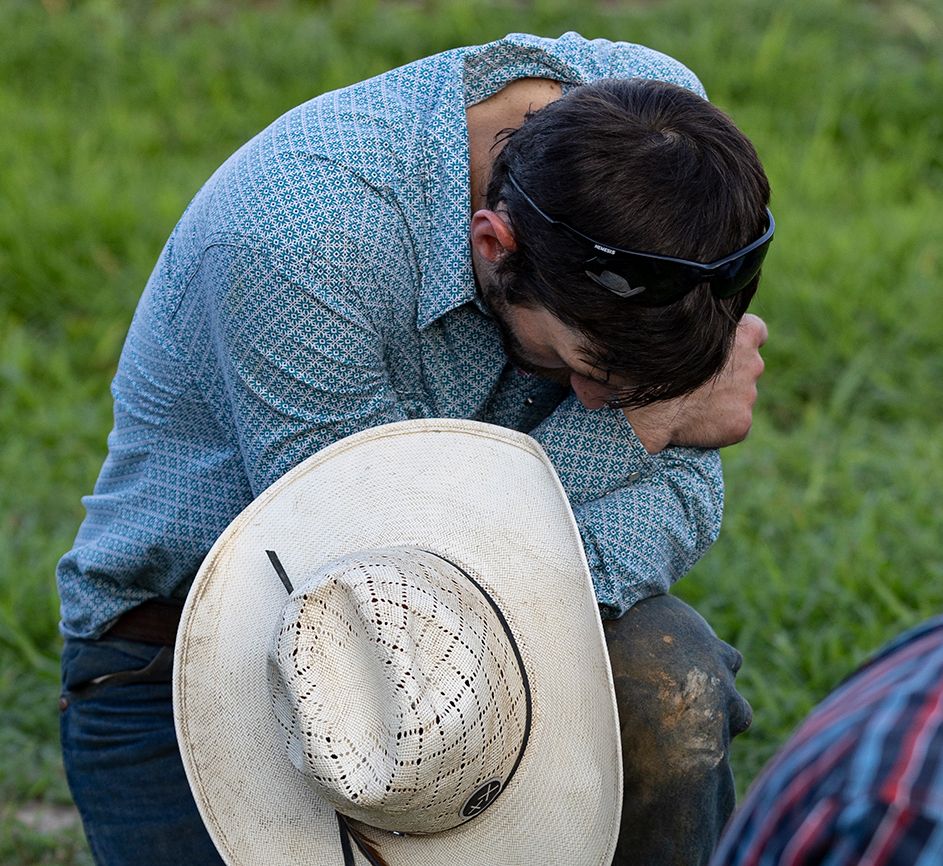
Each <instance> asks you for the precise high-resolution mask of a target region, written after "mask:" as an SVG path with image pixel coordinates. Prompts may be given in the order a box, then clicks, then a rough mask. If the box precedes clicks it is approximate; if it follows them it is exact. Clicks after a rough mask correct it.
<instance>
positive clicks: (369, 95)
mask: <svg viewBox="0 0 943 866" xmlns="http://www.w3.org/2000/svg"><path fill="white" fill-rule="evenodd" d="M524 77H542V78H550V79H555V80H557V81H560V82H561V83H562V85H563V87H564V89H566V88H567V87H570V86H573V85H578V84H583V83H588V82H592V81H596V80H598V79H601V78H606V77H647V78H657V79H663V80H667V81H672V82H675V83H677V84H680V85H683V86H686V87H688V88H691V89H693V90H695V91H697V92H698V93H701V94H703V91H702V89H701V86H700V84H699V82H698V81H697V79H696V78H695V77H694V76H693V75H692V74H691V72H690V71H689V70H687V69H686V68H685V67H684V66H682V65H681V64H679V63H678V62H677V61H675V60H672V59H671V58H669V57H666V56H665V55H663V54H659V53H657V52H654V51H651V50H649V49H647V48H643V47H641V46H638V45H630V44H626V43H615V42H608V41H605V40H595V41H587V40H585V39H583V38H582V37H580V36H579V35H577V34H575V33H568V34H566V35H564V36H562V37H561V38H560V39H556V40H552V39H541V38H537V37H533V36H526V35H519V34H516V35H511V36H508V37H507V38H505V39H501V40H499V41H497V42H494V43H491V44H488V45H484V46H476V47H469V48H459V49H455V50H451V51H446V52H444V53H442V54H438V55H435V56H433V57H428V58H426V59H423V60H419V61H417V62H415V63H411V64H409V65H407V66H404V67H402V68H401V69H396V70H393V71H391V72H387V73H385V74H383V75H380V76H378V77H376V78H373V79H370V80H368V81H364V82H361V83H359V84H355V85H353V86H351V87H347V88H344V89H342V90H338V91H335V92H332V93H327V94H324V95H322V96H320V97H318V98H316V99H313V100H312V101H310V102H307V103H304V104H303V105H300V106H299V107H297V108H295V109H294V110H292V111H290V112H288V113H287V114H285V115H284V116H283V117H281V118H280V119H279V120H277V121H275V123H273V124H272V125H271V126H270V127H268V128H267V129H266V130H264V131H263V132H261V133H260V134H259V135H257V136H256V137H255V138H253V139H252V140H251V141H250V142H248V143H247V144H246V145H244V146H243V147H242V148H241V149H240V150H238V151H237V152H236V153H235V154H234V155H233V156H232V157H230V158H229V160H227V161H226V162H225V163H224V164H223V165H222V166H221V167H220V168H219V169H218V170H217V171H216V173H215V174H214V175H213V176H212V177H211V178H210V180H209V181H208V182H207V183H206V185H205V186H204V187H203V188H202V189H201V190H200V192H199V193H198V194H197V196H196V197H195V198H194V200H193V201H192V202H191V204H190V206H189V207H188V208H187V210H186V212H185V213H184V215H183V217H182V218H181V220H180V222H179V223H178V225H177V226H176V228H175V229H174V231H173V233H172V235H171V237H170V239H169V240H168V242H167V245H166V246H165V248H164V250H163V252H162V254H161V256H160V259H159V260H158V262H157V265H156V266H155V268H154V272H153V274H152V275H151V278H150V280H149V281H148V284H147V287H146V289H145V291H144V294H143V297H142V298H141V300H140V303H139V305H138V308H137V311H136V313H135V316H134V319H133V321H132V323H131V328H130V332H129V333H128V337H127V340H126V343H125V346H124V349H123V352H122V355H121V360H120V363H119V366H118V371H117V374H116V376H115V379H114V382H113V385H112V393H113V396H114V404H115V425H114V429H113V431H112V433H111V434H110V436H109V439H108V446H109V452H108V457H107V459H106V461H105V463H104V466H103V467H102V470H101V474H100V476H99V479H98V482H97V483H96V486H95V489H94V492H93V494H92V495H91V496H89V497H86V498H85V499H84V500H83V501H84V504H85V507H86V512H87V516H86V519H85V521H84V522H83V524H82V526H81V528H80V530H79V533H78V536H77V538H76V541H75V545H74V547H73V548H72V550H71V551H70V552H69V553H67V554H66V555H65V556H64V557H63V558H62V560H61V561H60V563H59V568H58V582H59V589H60V595H61V598H62V629H63V632H64V633H65V634H66V635H69V636H78V637H90V636H96V635H98V634H100V633H101V632H102V631H103V630H104V629H105V628H106V627H107V625H108V624H109V623H110V622H111V621H112V620H114V619H115V618H116V617H117V616H118V615H119V614H121V613H122V612H123V611H125V610H127V609H128V608H130V607H132V606H134V605H135V604H138V603H140V602H141V601H143V600H145V599H147V598H150V597H153V596H155V595H161V596H176V597H180V596H182V595H184V594H185V593H186V591H187V588H188V586H189V583H190V581H191V580H192V578H193V576H194V574H195V573H196V571H197V569H198V567H199V565H200V562H201V560H202V559H203V557H204V556H205V554H206V553H207V551H208V550H209V548H210V546H211V545H212V543H213V542H214V540H215V539H216V538H217V537H218V536H219V535H220V533H221V532H222V531H223V529H224V528H225V527H226V526H227V524H228V523H229V522H230V521H231V520H232V519H233V518H234V517H235V516H236V515H237V514H238V513H239V512H240V511H241V510H242V509H243V508H244V507H245V506H246V505H247V504H248V503H249V502H250V501H251V500H252V499H253V498H254V497H255V496H256V495H258V494H259V493H260V492H261V491H262V490H264V489H265V488H266V487H268V486H269V485H270V484H271V483H272V482H273V481H275V480H276V479H277V478H279V477H280V476H281V475H283V474H284V473H285V472H287V471H288V470H289V469H291V468H292V467H293V466H294V465H295V464H297V463H298V462H300V461H301V460H302V459H304V458H305V457H307V456H309V455H310V454H312V453H314V452H315V451H317V450H318V449H320V448H322V447H324V446H326V445H328V444H330V443H331V442H333V441H335V440H337V439H339V438H341V437H343V436H347V435H349V434H351V433H354V432H356V431H358V430H361V429H364V428H366V427H371V426H375V425H378V424H383V423H386V422H390V421H399V420H403V419H406V418H416V417H454V418H473V419H477V420H480V421H487V422H491V423H494V424H500V425H502V426H505V427H510V428H514V429H516V430H522V431H526V432H529V433H530V434H531V435H533V436H534V437H535V438H536V439H537V440H538V441H539V442H540V443H541V444H542V445H543V447H544V448H545V449H546V451H547V453H548V455H549V456H550V459H551V460H552V462H553V464H554V466H555V467H556V469H557V472H558V473H559V475H560V478H561V481H562V482H563V485H564V487H565V489H566V491H567V493H568V495H569V498H570V501H571V503H572V505H573V508H574V511H575V514H576V518H577V521H578V523H579V525H580V529H581V532H582V537H583V540H584V544H585V548H586V554H587V558H588V560H589V564H590V568H591V571H592V574H593V578H594V581H595V587H596V592H597V596H598V599H599V601H600V603H601V604H602V605H603V611H604V613H606V614H607V615H610V616H617V615H619V614H621V613H622V612H623V611H624V610H626V609H627V608H628V607H629V606H631V605H632V604H634V603H635V602H636V601H638V600H639V599H640V598H643V597H645V596H649V595H652V594H656V593H661V592H665V591H666V590H667V589H668V587H669V586H670V584H671V583H672V582H673V581H674V580H676V579H677V578H678V577H680V576H681V575H682V574H684V573H685V572H686V571H687V570H688V569H690V568H691V566H692V565H693V564H694V562H695V561H696V560H697V559H698V558H699V557H700V556H701V555H702V554H703V553H704V551H705V550H706V549H707V548H708V546H709V545H710V544H711V542H712V541H713V540H714V538H715V537H716V535H717V532H718V531H719V527H720V519H721V512H722V507H723V505H722V502H723V485H722V478H721V471H720V461H719V458H718V455H717V454H716V453H715V452H712V451H698V450H693V449H669V450H666V451H663V452H662V453H660V454H658V455H656V456H650V455H648V454H647V453H646V451H645V449H644V448H643V447H642V445H641V443H640V442H639V440H638V439H637V437H636V436H635V435H634V433H633V431H632V429H631V427H630V425H629V424H628V422H627V421H626V419H625V417H624V415H623V413H622V412H621V411H618V410H612V409H599V410H596V411H588V410H587V409H585V408H583V406H582V405H580V403H579V402H578V401H577V400H576V399H575V398H574V397H573V395H572V394H570V393H568V392H566V391H564V390H562V389H561V388H560V387H559V386H558V385H555V384H552V383H550V382H546V381H543V380H541V379H539V378H535V377H533V376H528V375H526V374H524V373H522V372H520V371H519V370H517V369H515V368H514V367H513V366H512V365H511V364H509V363H508V360H507V358H506V356H505V354H504V352H503V348H502V344H501V339H500V336H499V332H498V330H497V328H496V327H495V324H494V322H493V320H492V319H491V317H490V315H489V313H488V311H487V309H486V308H485V307H484V306H483V304H482V302H481V300H480V299H479V297H478V296H477V294H476V287H475V281H474V277H473V273H472V266H471V259H470V254H469V240H468V238H469V224H470V215H471V202H470V183H469V173H468V172H469V155H468V143H467V128H466V117H465V111H466V108H467V107H468V106H470V105H473V104H475V103H478V102H480V101H482V100H484V99H486V98H488V97H489V96H491V95H492V94H494V93H495V92H497V91H498V90H500V89H501V88H502V87H503V86H505V85H506V84H508V83H509V82H511V81H513V80H515V79H519V78H524ZM325 507H330V506H329V504H327V503H326V504H325ZM513 519H514V516H513V515H508V520H513Z"/></svg>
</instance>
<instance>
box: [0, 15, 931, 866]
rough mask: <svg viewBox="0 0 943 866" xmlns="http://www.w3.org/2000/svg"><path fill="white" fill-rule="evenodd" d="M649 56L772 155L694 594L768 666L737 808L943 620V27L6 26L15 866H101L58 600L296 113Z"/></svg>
mask: <svg viewBox="0 0 943 866" xmlns="http://www.w3.org/2000/svg"><path fill="white" fill-rule="evenodd" d="M568 29H575V30H578V31H580V32H581V33H583V35H585V36H587V37H607V38H610V39H622V40H626V41H632V42H641V43H643V44H647V45H650V46H652V47H654V48H657V49H659V50H661V51H664V52H666V53H668V54H671V55H673V56H675V57H677V58H679V59H680V60H682V61H683V62H685V63H686V64H688V65H689V66H690V67H692V68H693V69H694V70H695V71H696V72H697V73H698V74H699V75H700V77H701V79H702V80H703V82H704V84H705V86H706V87H707V90H708V92H709V94H710V95H711V98H712V100H713V101H714V102H716V103H717V104H719V105H720V106H721V107H723V108H724V109H726V110H727V111H729V112H730V113H731V114H732V115H733V117H734V118H735V119H736V121H737V122H738V123H739V125H740V126H741V127H742V128H743V129H744V130H745V131H746V132H747V133H748V134H749V135H750V136H751V137H752V139H753V140H754V142H755V144H756V145H757V149H758V150H759V152H760V155H761V156H762V158H763V159H764V162H765V164H766V167H767V170H768V173H769V175H770V178H771V181H772V184H773V189H774V199H773V209H774V212H775V214H776V218H777V223H778V229H777V238H776V242H775V243H774V244H773V247H772V251H771V253H770V255H769V258H768V260H767V266H766V274H765V278H764V283H763V286H762V288H761V292H760V295H759V297H758V298H757V301H756V302H755V311H756V312H758V313H759V314H760V315H762V316H764V317H765V318H766V319H767V321H768V323H769V326H770V334H771V337H770V342H769V344H768V347H767V349H766V351H765V357H766V359H767V373H766V376H765V378H764V380H763V382H762V391H761V401H760V403H759V405H758V408H757V414H756V422H755V427H754V430H753V433H752V435H751V436H750V438H749V439H748V440H747V442H746V443H744V444H743V445H740V446H738V447H736V448H733V449H730V450H729V451H728V452H726V467H727V485H728V499H727V501H728V505H727V517H726V521H725V527H724V532H723V534H722V536H721V540H720V541H719V542H718V544H717V545H716V546H715V548H714V549H713V550H712V551H711V553H710V554H709V555H708V556H707V557H706V558H705V560H704V561H703V562H702V563H701V564H700V565H699V566H698V567H697V569H696V570H695V572H694V573H692V574H691V575H690V576H688V577H687V578H686V579H685V580H684V581H682V584H681V585H680V586H679V594H681V595H683V596H684V597H685V598H687V599H688V600H689V601H691V602H693V603H694V604H695V605H697V606H698V608H699V609H700V610H701V611H702V613H704V614H705V616H707V617H708V619H709V620H710V621H711V622H712V624H713V625H714V626H715V628H716V630H717V631H718V633H719V634H720V635H721V636H722V637H724V638H725V639H727V640H729V641H731V642H732V643H734V644H736V645H737V646H738V647H739V648H740V649H741V650H742V651H743V652H744V654H745V655H746V657H747V664H746V666H745V667H744V670H743V672H742V674H741V678H740V682H741V685H742V689H743V691H744V693H745V694H746V696H747V697H748V698H749V700H750V701H751V702H752V704H753V706H754V709H755V711H756V721H755V724H754V727H753V729H752V730H751V732H750V733H749V734H748V735H746V736H745V737H743V738H741V739H740V740H738V741H737V744H736V746H735V749H734V759H735V766H736V768H737V771H738V776H739V783H740V786H741V789H742V788H743V787H745V786H746V784H747V783H748V782H749V781H750V780H751V779H752V778H753V777H754V775H755V774H756V772H757V771H758V769H759V768H760V767H761V766H762V764H763V762H764V761H765V760H766V759H767V758H768V757H769V755H770V754H771V753H772V751H773V750H774V749H775V748H776V746H777V745H778V744H779V743H780V742H782V740H783V739H784V738H785V737H786V736H787V734H788V732H789V731H790V730H791V729H792V728H793V727H794V726H795V724H796V723H797V722H798V721H799V720H800V719H801V717H802V716H803V715H804V714H805V713H806V711H807V710H808V709H809V708H810V707H811V706H812V705H813V704H814V703H815V702H816V701H817V700H819V699H820V698H821V697H822V696H823V695H824V694H825V693H826V692H827V691H828V690H829V689H830V688H831V687H832V686H833V685H834V684H835V683H836V682H837V681H838V680H839V679H840V678H841V677H843V676H844V675H845V674H847V673H848V672H849V671H850V670H851V669H852V668H853V667H854V666H855V665H856V664H857V663H858V662H859V661H860V660H861V659H862V658H863V657H864V656H866V655H867V654H868V653H869V652H870V651H871V650H873V649H875V648H876V647H877V646H878V645H879V644H881V643H882V642H883V641H885V640H886V639H888V638H889V637H891V636H892V635H894V634H895V633H897V632H898V631H900V630H901V629H903V628H905V627H907V626H909V625H911V624H914V623H916V622H918V621H919V620H921V619H923V618H925V617H927V616H929V615H932V614H934V613H936V612H939V611H941V610H943V553H941V547H940V531H939V525H938V524H939V519H938V518H939V513H940V509H939V505H938V496H939V491H940V490H941V489H943V444H941V437H940V436H939V431H940V426H941V417H943V411H941V407H940V396H941V383H943V353H941V335H943V304H941V303H940V295H941V289H943V268H941V250H943V218H941V217H943V208H941V204H943V63H941V62H940V53H939V51H940V48H939V46H940V44H941V42H943V11H941V9H940V7H939V5H938V3H937V0H711V2H704V0H640V2H633V3H628V2H611V0H594V2H590V3H581V4H573V3H571V2H569V0H532V2H531V0H518V2H510V0H503V2H501V0H479V2H477V3H474V4H470V3H465V2H463V0H318V2H300V0H295V2H291V0H266V2H254V3H250V2H225V0H192V2H186V3H184V2H158V0H151V2H145V0H125V2H119V0H81V2H80V0H74V2H70V0H44V2H38V0H4V2H3V3H2V4H0V30H2V32H3V33H4V34H6V35H5V37H4V45H3V49H2V50H0V118H2V121H0V443H2V444H0V484H2V486H0V863H3V864H34V863H44V864H79V863H89V862H90V859H89V855H88V853H87V851H86V849H85V846H84V843H83V842H82V840H81V837H80V834H79V833H78V831H77V829H76V827H75V825H74V823H70V813H69V811H68V802H69V798H68V792H67V789H66V786H65V783H64V779H63V776H62V770H61V766H60V760H59V756H58V744H57V724H58V722H57V718H56V712H57V711H56V698H57V670H58V666H57V653H58V648H59V642H58V637H57V632H56V621H57V616H58V602H57V598H56V593H55V586H54V580H53V572H54V568H55V563H56V561H57V559H58V557H59V556H60V555H61V554H62V553H63V552H64V551H65V550H66V549H68V547H69V546H70V544H71V541H72V538H73V536H74V533H75V531H76V529H77V527H78V524H79V522H80V521H81V519H82V516H83V511H82V508H81V504H80V497H81V496H82V495H83V494H84V493H86V492H88V491H89V490H90V489H91V486H92V484H93V483H94V479H95V477H96V474H97V471H98V468H99V466H100V464H101V461H102V459H103V457H104V455H105V436H106V434H107V432H108V430H109V428H110V422H111V401H110V398H109V394H108V383H109V381H110V378H111V376H112V374H113V372H114V369H115V364H116V361H117V356H118V353H119V351H120V348H121V343H122V340H123V337H124V334H125V332H126V329H127V326H128V324H129V322H130V318H131V314H132V312H133V309H134V305H135V302H136V300H137V297H138V295H139V293H140V291H141V289H142V288H143V285H144V283H145V281H146V279H147V275H148V273H149V271H150V268H151V267H152V265H153V263H154V261H155V259H156V257H157V255H158V253H159V251H160V248H161V246H162V245H163V242H164V240H165V239H166V237H167V235H168V234H169V232H170V230H171V228H172V227H173V225H174V223H175V222H176V220H177V218H178V217H179V215H180V213H181V212H182V210H183V208H184V207H185V205H186V203H187V201H188V200H189V198H190V197H191V196H192V195H193V194H194V193H195V192H196V190H197V189H198V187H199V186H200V184H201V183H202V182H203V181H204V180H205V179H206V178H207V177H208V176H209V174H210V173H211V172H212V171H213V169H215V168H216V166H217V165H218V164H219V163H220V162H222V160H223V159H225V158H226V157H227V156H228V155H229V154H230V153H231V152H232V151H233V150H234V149H235V148H236V147H238V146H239V145H240V144H241V143H242V142H243V141H245V140H246V139H248V138H249V137H251V136H252V135H253V134H254V133H255V132H257V131H258V130H259V129H261V128H262V127H263V126H265V125H266V124H268V123H269V122H270V121H271V120H273V119H274V118H275V117H277V116H278V115H279V114H281V113H282V112H284V111H285V110H287V109H288V108H290V107H292V106H293V105H295V104H297V103H299V102H301V101H303V100H305V99H308V98H310V97H311V96H313V95H316V94H317V93H319V92H322V91H324V90H328V89H331V88H335V87H339V86H342V85H345V84H347V83H350V82H353V81H356V80H359V79H361V78H365V77H367V76H369V75H372V74H375V73H378V72H381V71H383V70H385V69H388V68H391V67H393V66H397V65H399V64H402V63H406V62H408V61H410V60H412V59H415V58H417V57H420V56H423V55H426V54H430V53H434V52H436V51H439V50H443V49H445V48H449V47H453V46H457V45H463V44H473V43H478V42H485V41H488V40H491V39H494V38H497V37H499V36H502V35H504V34H505V33H506V32H509V31H513V30H523V31H528V32H534V33H539V34H542V35H549V36H555V35H559V34H560V33H561V32H563V31H565V30H568Z"/></svg>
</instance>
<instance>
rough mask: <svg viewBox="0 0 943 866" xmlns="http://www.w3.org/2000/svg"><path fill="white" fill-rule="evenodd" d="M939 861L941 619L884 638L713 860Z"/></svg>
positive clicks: (794, 863) (784, 864)
mask: <svg viewBox="0 0 943 866" xmlns="http://www.w3.org/2000/svg"><path fill="white" fill-rule="evenodd" d="M811 864H816V866H851V864H855V866H939V864H943V617H939V618H936V619H933V620H930V621H928V622H927V623H925V624H924V625H922V626H920V627H918V628H916V629H914V630H913V631H910V632H908V633H907V634H905V635H903V636H902V637H900V638H898V639H897V640H896V641H894V642H893V643H891V644H890V645H889V646H887V647H885V648H884V649H883V650H882V651H881V652H880V653H879V654H878V655H877V656H875V657H874V658H873V659H871V660H870V661H869V662H868V663H867V664H866V665H865V666H864V667H863V668H861V670H859V671H858V672H857V673H855V674H854V675H853V676H852V677H851V678H849V679H848V680H847V681H845V682H844V683H843V684H842V685H841V686H840V687H839V688H838V689H837V690H836V691H835V692H833V693H832V694H831V695H830V696H829V697H828V698H827V699H826V700H825V701H824V702H823V703H822V704H820V705H819V706H818V707H817V708H816V709H815V710H814V711H813V712H812V714H811V715H810V716H809V718H808V719H807V720H806V721H805V722H804V723H803V725H802V726H801V727H800V728H799V730H798V731H797V732H796V733H795V735H794V736H793V737H792V739H791V740H790V741H789V742H788V743H787V744H786V746H785V747H784V748H783V749H782V750H781V751H780V752H779V754H778V755H777V756H776V757H775V758H774V759H773V760H772V762H771V763H770V764H769V765H768V766H767V768H766V769H765V770H764V772H763V773H762V774H761V776H760V778H759V779H758V781H757V782H756V784H755V785H754V786H753V787H752V789H751V790H750V793H749V794H748V796H747V798H746V801H745V803H744V805H743V807H742V808H741V809H740V811H739V812H738V813H737V815H736V816H735V817H734V819H733V820H732V822H731V823H730V825H729V826H728V827H727V830H726V832H725V834H724V837H723V839H722V840H721V843H720V845H719V846H718V849H717V852H716V853H715V855H714V858H713V859H712V860H711V866H811Z"/></svg>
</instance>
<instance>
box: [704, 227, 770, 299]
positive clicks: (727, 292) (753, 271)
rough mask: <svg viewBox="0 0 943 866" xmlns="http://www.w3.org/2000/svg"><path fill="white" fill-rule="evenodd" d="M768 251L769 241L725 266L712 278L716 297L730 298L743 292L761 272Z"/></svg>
mask: <svg viewBox="0 0 943 866" xmlns="http://www.w3.org/2000/svg"><path fill="white" fill-rule="evenodd" d="M768 249H769V241H767V242H766V243H765V244H763V246H761V247H757V248H756V249H755V250H751V251H750V252H748V253H746V254H745V255H743V256H741V257H740V258H739V259H734V261H732V262H729V263H728V264H726V265H724V266H723V267H722V268H721V269H720V271H718V273H717V274H716V276H714V277H712V278H711V291H713V293H714V295H715V296H716V297H718V298H729V297H731V296H732V295H735V294H737V292H742V291H743V290H744V289H745V288H746V287H747V286H748V285H749V284H750V282H751V281H752V280H753V278H754V277H755V276H756V275H757V274H758V273H759V272H760V268H761V267H763V260H764V259H765V258H766V252H767V250H768Z"/></svg>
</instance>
